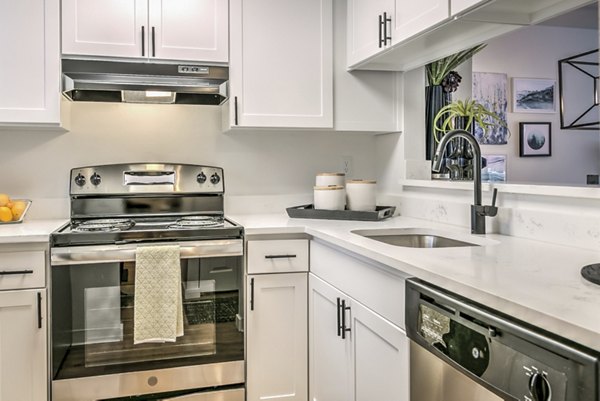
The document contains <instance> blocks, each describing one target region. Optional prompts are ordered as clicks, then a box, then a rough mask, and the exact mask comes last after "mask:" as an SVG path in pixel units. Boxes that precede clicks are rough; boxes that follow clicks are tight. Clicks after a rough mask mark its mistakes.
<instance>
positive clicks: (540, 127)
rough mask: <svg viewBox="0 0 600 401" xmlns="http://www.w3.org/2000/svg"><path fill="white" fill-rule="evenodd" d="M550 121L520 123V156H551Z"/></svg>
mask: <svg viewBox="0 0 600 401" xmlns="http://www.w3.org/2000/svg"><path fill="white" fill-rule="evenodd" d="M551 137H552V127H551V124H550V123H519V156H521V157H533V156H551V155H552V143H551V142H552V141H551Z"/></svg>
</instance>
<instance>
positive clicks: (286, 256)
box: [265, 255, 297, 259]
mask: <svg viewBox="0 0 600 401" xmlns="http://www.w3.org/2000/svg"><path fill="white" fill-rule="evenodd" d="M295 257H297V256H296V255H265V259H291V258H295Z"/></svg>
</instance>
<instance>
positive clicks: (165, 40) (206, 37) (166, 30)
mask: <svg viewBox="0 0 600 401" xmlns="http://www.w3.org/2000/svg"><path fill="white" fill-rule="evenodd" d="M149 4H150V8H149V14H148V16H149V19H148V21H149V32H150V47H151V48H150V51H149V54H150V57H156V58H159V59H172V60H195V61H213V62H223V63H226V62H227V60H228V45H229V44H228V38H229V33H228V23H227V19H228V18H229V15H228V12H229V7H228V2H227V1H225V0H149ZM152 46H154V47H152Z"/></svg>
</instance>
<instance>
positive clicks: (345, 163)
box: [342, 156, 353, 178]
mask: <svg viewBox="0 0 600 401" xmlns="http://www.w3.org/2000/svg"><path fill="white" fill-rule="evenodd" d="M352 171H353V169H352V156H342V173H344V174H346V178H350V177H352Z"/></svg>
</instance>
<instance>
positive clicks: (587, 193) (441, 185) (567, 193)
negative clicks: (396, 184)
mask: <svg viewBox="0 0 600 401" xmlns="http://www.w3.org/2000/svg"><path fill="white" fill-rule="evenodd" d="M400 184H401V185H402V186H403V187H414V188H434V189H451V190H459V191H460V190H464V191H472V190H473V182H472V181H445V180H402V181H400ZM493 188H498V191H500V192H504V193H511V194H526V195H536V196H555V197H563V198H581V199H596V200H599V201H600V186H597V185H596V186H580V187H576V186H559V185H534V184H518V183H502V182H493V183H489V182H483V183H482V185H481V189H482V190H483V191H491V190H492V189H493Z"/></svg>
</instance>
